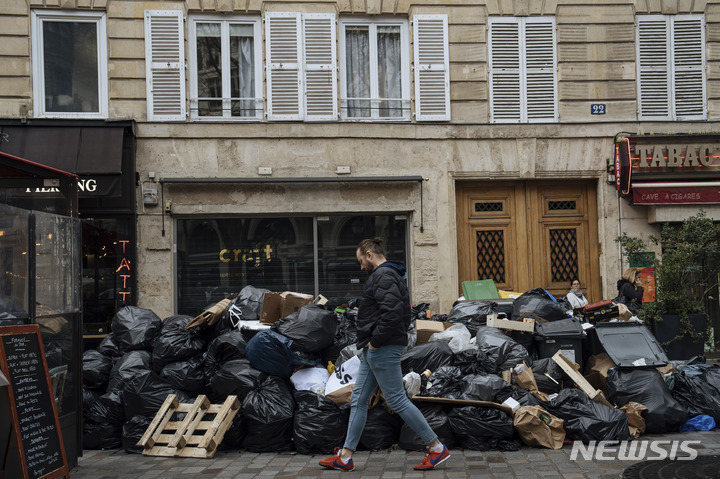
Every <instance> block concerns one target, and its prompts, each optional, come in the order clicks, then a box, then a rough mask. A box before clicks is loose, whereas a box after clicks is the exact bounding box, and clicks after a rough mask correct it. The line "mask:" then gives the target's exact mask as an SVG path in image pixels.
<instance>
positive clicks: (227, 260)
mask: <svg viewBox="0 0 720 479" xmlns="http://www.w3.org/2000/svg"><path fill="white" fill-rule="evenodd" d="M229 252H230V250H229V249H223V250H220V261H222V262H223V263H229V262H230V258H226V257H225V255H226V254H228V253H229Z"/></svg>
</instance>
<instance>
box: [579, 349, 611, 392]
mask: <svg viewBox="0 0 720 479" xmlns="http://www.w3.org/2000/svg"><path fill="white" fill-rule="evenodd" d="M614 367H616V366H615V363H613V362H612V359H610V356H608V355H607V354H606V353H601V354H596V355H594V356H590V357H589V358H588V363H587V365H586V366H585V379H587V381H588V382H589V383H590V385H591V386H593V387H594V388H596V389H600V390H601V391H603V392H607V376H608V369H611V368H614Z"/></svg>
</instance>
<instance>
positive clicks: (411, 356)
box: [400, 341, 453, 376]
mask: <svg viewBox="0 0 720 479" xmlns="http://www.w3.org/2000/svg"><path fill="white" fill-rule="evenodd" d="M452 357H453V352H452V349H450V344H448V343H447V342H445V341H430V342H429V343H425V344H418V345H417V346H415V347H414V348H412V349H410V350H409V351H408V352H406V353H405V354H403V355H402V357H401V358H400V365H401V367H402V373H403V376H404V375H405V374H407V373H409V372H410V371H415V372H416V373H418V374H419V373H421V372H423V371H425V370H426V369H429V370H430V372H433V371H435V370H436V369H438V368H439V367H440V366H448V365H450V364H451V362H452Z"/></svg>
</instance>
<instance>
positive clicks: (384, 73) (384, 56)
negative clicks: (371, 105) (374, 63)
mask: <svg viewBox="0 0 720 479" xmlns="http://www.w3.org/2000/svg"><path fill="white" fill-rule="evenodd" d="M377 44H378V95H379V98H380V104H379V108H380V109H379V114H380V117H381V118H386V117H398V116H402V114H403V113H402V101H401V100H388V99H389V98H402V64H401V60H402V56H401V55H402V53H401V49H400V27H399V26H378V28H377Z"/></svg>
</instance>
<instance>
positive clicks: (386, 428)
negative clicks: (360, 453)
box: [358, 403, 404, 451]
mask: <svg viewBox="0 0 720 479" xmlns="http://www.w3.org/2000/svg"><path fill="white" fill-rule="evenodd" d="M403 424H404V422H403V420H402V418H401V417H400V415H399V414H394V413H391V412H389V411H388V410H387V409H386V408H385V406H384V405H383V403H380V404H377V405H376V406H375V407H374V408H372V409H368V412H367V422H365V429H363V432H362V435H361V436H360V442H359V443H358V449H359V450H366V451H368V450H369V451H379V450H381V449H387V448H389V447H390V446H392V445H393V444H395V443H396V442H397V440H398V438H399V437H400V429H401V428H402V425H403Z"/></svg>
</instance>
